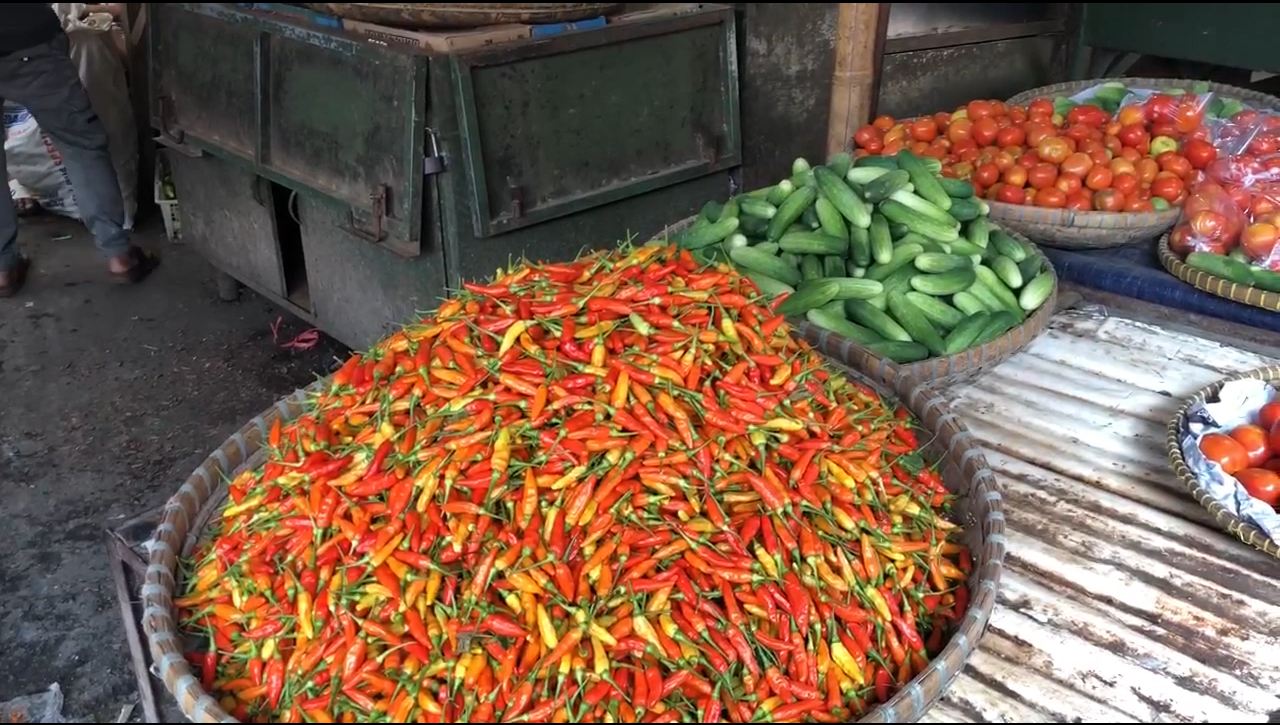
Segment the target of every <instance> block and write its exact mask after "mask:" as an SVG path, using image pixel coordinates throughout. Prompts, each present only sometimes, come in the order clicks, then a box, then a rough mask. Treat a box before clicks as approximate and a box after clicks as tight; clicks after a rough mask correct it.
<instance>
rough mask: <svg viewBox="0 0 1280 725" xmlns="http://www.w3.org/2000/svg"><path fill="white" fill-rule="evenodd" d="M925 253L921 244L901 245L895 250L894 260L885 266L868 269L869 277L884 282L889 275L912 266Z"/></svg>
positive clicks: (877, 265)
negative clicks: (917, 257) (918, 256)
mask: <svg viewBox="0 0 1280 725" xmlns="http://www.w3.org/2000/svg"><path fill="white" fill-rule="evenodd" d="M923 253H924V247H921V246H920V245H919V244H899V245H898V246H896V247H894V248H893V259H891V260H889V261H888V262H887V263H885V264H876V265H873V266H871V267H868V268H867V276H868V277H870V278H871V279H879V280H884V279H887V278H888V277H889V275H891V274H893V273H894V272H896V271H898V270H899V269H902V268H903V267H905V266H907V265H908V264H911V262H912V261H913V260H915V258H916V256H917V255H919V254H923Z"/></svg>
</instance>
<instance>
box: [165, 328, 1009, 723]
mask: <svg viewBox="0 0 1280 725" xmlns="http://www.w3.org/2000/svg"><path fill="white" fill-rule="evenodd" d="M877 362H878V361H877V360H876V359H875V358H873V357H871V356H869V355H867V354H865V353H863V352H862V351H858V350H855V351H853V352H851V354H850V356H849V360H848V364H845V365H840V364H834V367H836V368H839V369H841V370H842V371H843V372H845V373H846V374H848V375H849V376H851V377H852V378H854V379H856V380H859V381H862V382H864V383H866V384H867V385H869V386H871V387H872V388H874V389H876V390H877V391H878V392H879V393H880V394H881V395H884V396H885V397H886V398H889V399H892V398H897V400H899V401H901V402H902V403H903V404H904V405H905V406H906V408H907V409H908V410H910V411H911V412H912V413H914V414H915V415H916V416H917V418H918V419H919V420H920V426H921V429H922V430H921V433H920V440H922V441H928V444H927V445H926V446H925V448H924V455H925V456H926V458H928V460H930V461H937V462H940V464H941V465H939V470H938V472H939V474H940V475H941V477H942V479H943V481H944V482H945V483H946V485H947V487H948V488H949V489H950V490H951V491H953V492H955V493H956V494H957V502H956V508H955V511H956V513H957V523H959V524H960V525H961V526H963V527H964V537H965V538H964V543H965V544H966V545H967V546H968V547H969V549H970V551H971V552H972V555H973V562H974V566H973V570H972V573H971V574H970V579H969V582H968V586H969V589H970V592H971V598H970V606H969V609H968V612H967V613H966V614H965V617H964V619H963V620H961V622H960V626H959V628H958V630H957V631H956V633H955V634H954V635H953V636H952V638H951V640H950V642H948V644H947V645H946V647H945V648H944V649H943V651H942V652H941V653H940V654H939V655H938V657H937V658H936V659H934V660H933V661H932V662H931V663H930V664H929V665H928V667H926V668H925V669H924V671H923V672H921V673H920V674H918V675H917V676H916V677H915V678H913V679H912V680H911V681H910V682H909V683H907V684H906V686H904V687H903V688H901V689H900V690H899V691H898V692H897V693H896V694H895V695H894V696H893V698H892V699H890V700H889V701H888V702H887V703H885V704H884V705H881V706H880V707H878V708H876V709H875V710H873V711H871V712H869V713H868V714H867V715H866V716H864V717H863V718H862V720H860V721H859V722H865V723H902V722H915V721H916V720H918V719H919V718H920V717H921V716H922V715H923V714H924V712H925V711H926V710H928V708H929V707H930V706H931V705H932V704H933V703H934V702H935V701H936V700H937V699H938V698H939V697H940V696H941V695H942V693H943V692H944V691H946V689H947V687H948V686H949V685H950V684H951V682H952V680H954V679H955V677H956V676H957V675H958V674H959V673H960V671H961V670H962V669H963V668H964V665H965V663H966V662H967V661H968V659H969V657H970V655H972V654H973V651H974V649H975V648H976V647H977V646H978V642H979V640H980V639H981V638H982V635H983V633H984V632H985V631H986V627H987V622H988V620H989V618H990V616H991V612H992V609H993V608H994V607H995V603H996V590H997V588H998V586H999V582H1000V576H1001V572H1002V570H1003V566H1004V557H1005V547H1006V540H1005V520H1004V509H1003V499H1002V498H1001V495H1000V491H999V488H998V484H997V481H996V477H995V475H994V474H993V473H992V472H991V469H990V468H989V467H988V465H987V461H986V457H985V456H984V454H983V452H982V449H981V447H980V446H979V444H978V441H977V440H976V439H975V438H974V437H973V436H972V435H971V434H970V433H969V431H968V430H967V429H966V428H965V425H964V423H963V422H962V421H961V420H960V419H959V418H958V417H957V416H956V415H955V414H954V413H952V412H950V410H949V409H948V407H947V404H946V402H945V401H944V400H943V398H942V397H941V396H940V395H939V394H938V393H937V392H936V391H933V390H931V389H929V388H928V387H927V386H924V385H922V384H920V382H919V381H917V380H914V379H912V378H910V377H907V376H901V375H899V376H895V377H894V378H892V379H888V378H882V377H878V376H877V375H876V374H875V373H874V372H872V371H874V369H875V368H876V364H877ZM326 383H327V381H321V382H320V383H317V384H316V385H314V386H312V388H310V389H307V390H300V391H298V392H296V393H294V394H293V395H291V396H289V397H288V398H285V399H284V400H282V401H280V402H279V403H277V404H276V405H275V406H274V407H272V408H271V409H269V410H267V411H266V412H265V413H263V414H262V415H260V416H258V417H257V418H254V419H253V420H252V421H250V422H249V424H248V425H246V426H245V427H244V428H242V429H241V430H240V431H239V432H238V433H236V434H235V435H233V436H232V437H231V438H230V439H229V440H228V441H227V442H226V443H224V444H223V445H222V447H221V448H219V449H218V450H216V451H214V452H213V454H212V455H210V456H209V457H208V458H207V459H205V461H204V463H202V464H201V465H200V467H199V468H197V469H196V470H195V472H194V473H192V474H191V476H190V478H188V479H187V482H186V483H185V484H183V486H182V488H181V489H179V490H178V493H177V494H176V495H174V497H173V498H172V499H170V500H169V502H168V504H167V506H166V507H165V510H164V518H163V520H162V522H161V524H160V526H159V527H158V528H157V530H156V533H155V537H154V539H153V541H152V542H151V548H150V557H149V562H148V568H147V573H146V578H145V581H144V584H143V587H142V599H143V607H144V612H143V629H144V631H145V632H146V635H147V639H148V641H149V643H150V648H151V653H152V657H153V658H154V661H155V663H156V666H157V668H158V670H159V675H160V677H161V679H162V680H163V681H164V683H165V686H166V688H168V690H169V692H170V693H172V694H173V695H174V697H175V698H176V699H177V701H178V704H179V706H180V707H181V708H182V712H183V714H184V715H186V716H187V717H188V718H189V719H191V720H192V721H193V722H202V723H213V722H223V723H234V722H237V721H236V720H235V719H233V718H232V717H231V716H230V715H228V714H227V713H226V711H224V710H223V709H222V707H221V706H220V705H219V704H218V700H217V698H216V695H214V694H212V693H209V692H207V691H205V690H204V688H203V687H202V686H201V684H200V681H199V680H198V679H197V678H196V677H195V676H194V675H193V674H192V672H191V668H190V667H189V665H188V664H187V661H186V659H185V657H184V655H183V644H184V639H183V635H182V633H181V632H180V631H179V630H178V626H177V622H176V620H175V614H174V606H173V600H174V598H175V596H176V592H178V591H180V583H179V576H180V575H179V573H178V561H179V558H180V556H181V555H182V552H184V551H190V549H191V547H192V546H193V544H194V542H195V541H196V539H197V538H198V536H199V535H200V532H201V531H202V530H203V528H204V523H205V522H207V521H208V520H209V517H210V516H211V515H212V514H213V513H214V512H216V511H218V510H220V509H221V507H222V505H223V502H224V501H225V497H226V485H225V484H221V483H220V482H221V481H224V480H229V479H233V478H234V477H235V476H236V475H238V474H239V473H240V472H241V471H244V470H246V469H249V468H253V467H256V466H257V465H258V464H260V463H261V462H262V461H263V460H264V458H265V455H266V452H265V449H264V446H263V443H264V441H265V439H266V436H267V435H268V431H270V429H271V425H272V423H273V422H274V421H275V420H276V419H277V418H284V419H286V420H288V419H292V418H295V417H297V416H299V415H301V414H302V413H303V412H304V410H305V409H306V408H307V401H308V397H309V396H310V395H312V394H313V393H314V392H316V391H318V390H319V389H321V386H323V385H325V384H326Z"/></svg>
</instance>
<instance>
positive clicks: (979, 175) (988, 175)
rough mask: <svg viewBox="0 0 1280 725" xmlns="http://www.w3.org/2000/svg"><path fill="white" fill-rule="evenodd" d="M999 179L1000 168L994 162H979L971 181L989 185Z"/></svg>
mask: <svg viewBox="0 0 1280 725" xmlns="http://www.w3.org/2000/svg"><path fill="white" fill-rule="evenodd" d="M999 180H1000V168H999V167H997V166H996V165H995V164H992V163H986V164H979V165H978V167H977V168H976V169H974V172H973V181H974V183H976V184H980V185H982V186H991V185H992V184H994V183H996V182H997V181H999Z"/></svg>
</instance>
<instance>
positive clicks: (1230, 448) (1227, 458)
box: [1200, 428, 1280, 474]
mask: <svg viewBox="0 0 1280 725" xmlns="http://www.w3.org/2000/svg"><path fill="white" fill-rule="evenodd" d="M1277 430H1280V428H1277V429H1273V430H1272V431H1271V435H1272V436H1273V437H1274V436H1275V434H1276V431H1277ZM1200 452H1201V453H1203V454H1204V457H1205V458H1208V459H1209V460H1210V461H1213V462H1214V463H1216V464H1218V465H1219V466H1221V467H1222V470H1223V471H1225V472H1227V473H1229V474H1230V473H1235V472H1236V471H1240V470H1243V469H1245V468H1247V467H1248V466H1249V452H1248V451H1246V450H1245V448H1244V446H1242V445H1240V443H1239V441H1237V440H1236V439H1234V438H1232V437H1231V436H1229V435H1227V434H1225V433H1210V434H1209V435H1207V436H1205V437H1203V438H1201V439H1200Z"/></svg>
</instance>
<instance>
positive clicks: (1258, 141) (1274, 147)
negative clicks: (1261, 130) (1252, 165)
mask: <svg viewBox="0 0 1280 725" xmlns="http://www.w3.org/2000/svg"><path fill="white" fill-rule="evenodd" d="M1248 151H1249V153H1251V154H1253V155H1254V156H1271V155H1272V154H1274V153H1276V152H1277V151H1280V138H1276V137H1275V136H1263V135H1261V134H1260V135H1258V136H1255V137H1254V139H1253V140H1252V141H1250V142H1249V148H1248Z"/></svg>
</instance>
